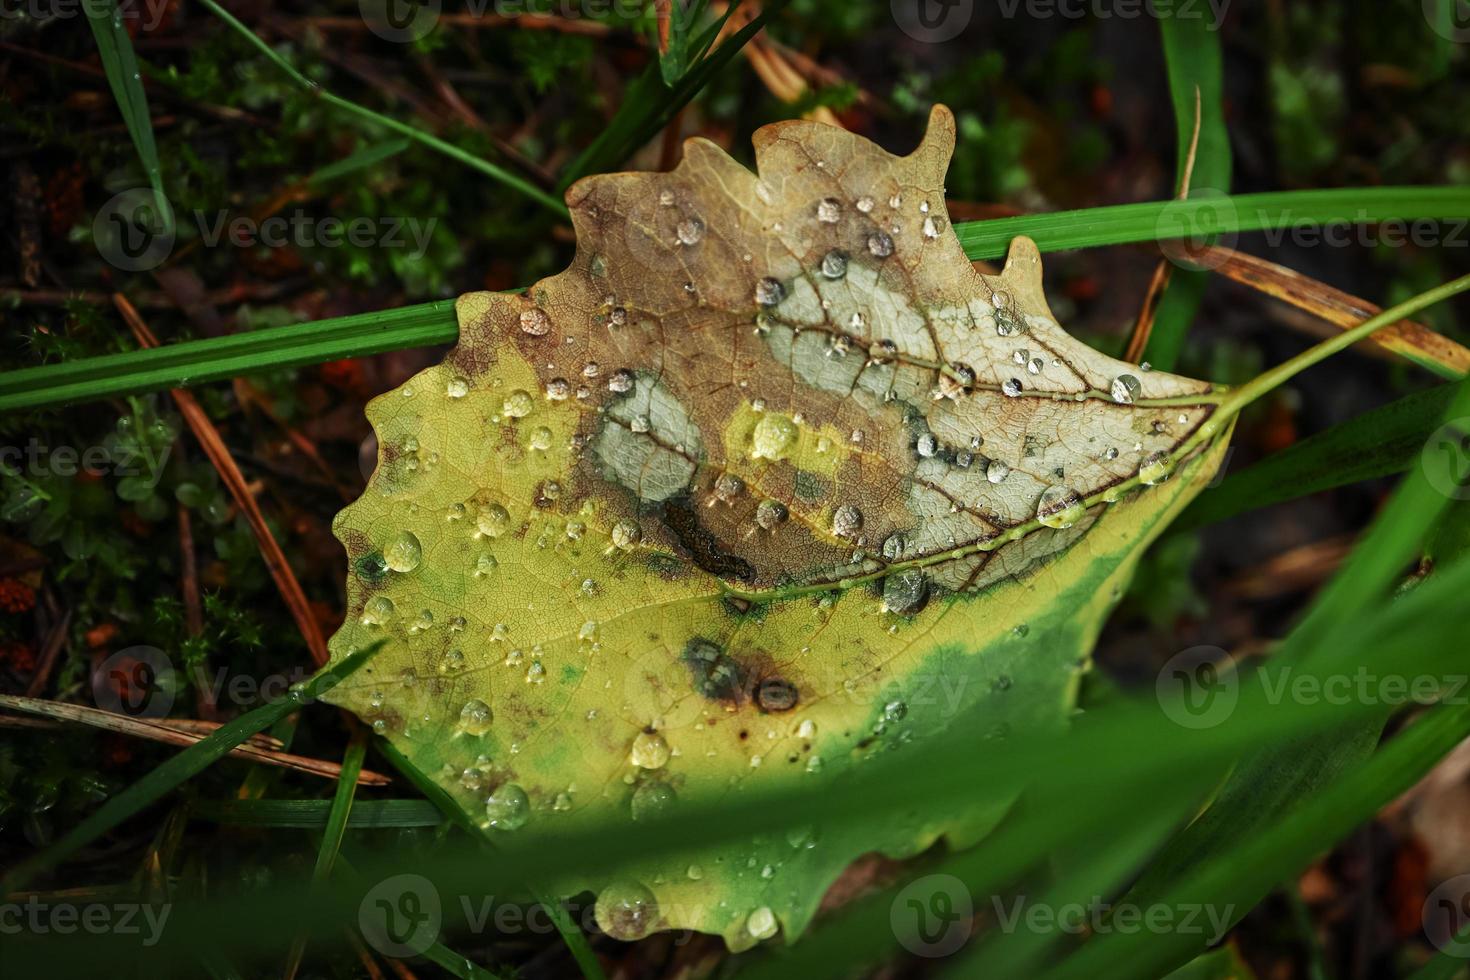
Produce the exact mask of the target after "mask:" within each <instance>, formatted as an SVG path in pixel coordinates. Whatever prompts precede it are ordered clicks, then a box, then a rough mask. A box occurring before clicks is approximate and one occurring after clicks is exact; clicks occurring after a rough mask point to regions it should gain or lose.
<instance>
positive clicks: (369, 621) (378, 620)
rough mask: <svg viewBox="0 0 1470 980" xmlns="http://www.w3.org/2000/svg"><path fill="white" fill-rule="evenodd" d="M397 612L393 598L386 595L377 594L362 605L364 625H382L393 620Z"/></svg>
mask: <svg viewBox="0 0 1470 980" xmlns="http://www.w3.org/2000/svg"><path fill="white" fill-rule="evenodd" d="M396 612H397V609H396V607H395V606H394V605H393V600H392V599H390V598H388V597H387V596H385V595H375V596H373V597H372V598H371V599H369V600H368V601H367V602H365V603H363V607H362V622H363V625H364V626H382V625H384V624H386V623H389V622H392V620H393V616H394V615H395V613H396Z"/></svg>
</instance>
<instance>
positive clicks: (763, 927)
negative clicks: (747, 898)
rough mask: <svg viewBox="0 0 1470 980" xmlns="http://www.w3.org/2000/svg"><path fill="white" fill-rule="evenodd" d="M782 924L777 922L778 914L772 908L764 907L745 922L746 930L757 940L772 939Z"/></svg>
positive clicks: (751, 914)
mask: <svg viewBox="0 0 1470 980" xmlns="http://www.w3.org/2000/svg"><path fill="white" fill-rule="evenodd" d="M780 927H781V924H780V923H779V922H777V921H776V913H774V912H772V911H771V909H770V907H769V906H767V905H762V906H761V907H760V908H758V909H756V910H755V911H754V912H752V913H750V916H749V917H748V918H747V919H746V920H745V928H746V930H747V931H748V932H749V933H750V934H751V935H752V936H754V937H755V938H756V939H770V938H771V937H772V936H774V935H775V934H776V930H778V929H779V928H780Z"/></svg>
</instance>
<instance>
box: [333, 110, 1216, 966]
mask: <svg viewBox="0 0 1470 980" xmlns="http://www.w3.org/2000/svg"><path fill="white" fill-rule="evenodd" d="M755 143H756V157H757V162H758V166H759V176H757V175H756V174H752V173H750V172H749V171H747V170H746V169H744V168H743V167H741V166H740V165H739V164H737V163H736V162H735V161H733V160H732V159H731V158H730V157H728V156H727V155H726V154H725V153H724V152H722V151H721V150H720V149H718V148H717V147H716V146H714V145H713V144H711V143H709V142H706V141H703V140H697V139H696V140H692V141H690V142H689V143H688V144H687V146H686V152H685V159H684V162H683V163H682V164H681V165H680V166H679V167H678V169H676V170H674V171H673V172H671V173H664V174H652V173H640V174H614V175H606V176H598V177H591V178H588V179H586V180H583V181H581V182H580V183H578V184H577V185H575V186H574V187H573V188H572V189H571V191H570V192H569V194H568V203H569V205H570V206H571V213H572V219H573V222H574V224H575V227H576V232H577V243H578V246H577V253H576V258H575V260H574V261H573V263H572V265H571V267H570V268H569V269H568V270H567V271H565V272H563V273H561V274H559V275H557V276H553V277H551V278H549V279H546V280H543V281H542V282H540V283H537V284H536V285H535V286H533V287H532V288H531V289H530V290H528V291H527V292H526V293H525V294H524V295H523V296H515V295H505V294H494V293H472V294H469V295H466V296H463V297H461V298H460V300H459V307H458V310H459V320H460V342H459V345H458V346H457V347H456V348H455V349H454V350H453V351H451V352H450V354H449V355H448V357H447V358H446V359H445V361H444V363H443V364H440V365H438V366H436V367H432V368H429V369H428V370H426V371H423V372H421V373H419V374H418V375H416V376H415V377H413V378H412V379H411V380H409V381H408V382H407V383H406V384H404V385H403V386H402V387H400V388H398V389H397V390H395V391H393V392H390V393H388V394H386V395H383V396H382V397H380V398H377V399H375V400H374V401H373V402H372V403H371V404H370V405H369V406H368V416H369V419H370V421H371V422H372V424H373V426H374V428H375V430H376V432H377V437H378V444H379V447H380V449H379V457H378V465H377V469H376V471H375V472H374V474H373V476H372V479H371V482H370V484H369V486H368V489H367V491H366V493H365V494H364V495H363V497H362V498H361V499H360V500H358V501H357V502H356V503H354V504H352V505H351V506H349V507H348V508H347V509H346V510H344V511H343V512H342V513H341V514H340V515H339V516H338V519H337V523H336V527H335V530H336V533H337V534H338V536H339V537H340V538H341V539H342V541H343V543H344V544H345V545H346V547H347V552H348V556H349V559H350V564H351V573H350V575H349V579H348V604H349V612H348V617H347V622H346V625H344V627H343V628H342V630H341V631H340V632H338V633H337V635H336V636H335V637H334V638H333V640H332V645H331V646H332V650H333V654H334V656H336V657H341V656H344V655H345V654H346V653H347V651H349V650H351V649H353V648H355V647H360V646H362V645H364V644H366V643H368V642H370V641H372V640H374V639H378V638H381V637H387V638H388V639H389V641H390V642H389V644H388V645H387V646H386V647H385V648H384V649H383V650H382V652H380V653H379V654H378V655H377V657H376V658H375V659H374V661H373V662H372V663H371V664H369V665H367V666H366V667H364V668H363V671H362V672H361V674H359V675H358V676H357V677H356V678H354V679H353V680H352V681H351V682H349V683H346V684H343V685H341V686H339V687H337V688H336V689H334V690H333V691H332V692H331V694H330V700H333V701H335V702H336V703H338V704H341V705H343V706H345V707H348V708H350V709H352V710H353V711H355V712H357V713H358V714H359V715H360V716H361V717H362V718H363V719H365V720H366V721H368V722H369V723H371V724H372V725H373V727H374V729H375V730H376V731H378V732H380V733H382V734H384V735H386V736H387V737H388V738H390V739H391V740H392V741H393V742H394V744H395V745H396V746H397V747H398V748H399V749H400V750H401V751H402V752H403V753H404V754H405V755H406V756H407V757H408V758H409V759H410V760H411V761H412V763H413V764H414V765H415V766H416V767H418V768H419V769H420V770H421V771H422V772H423V773H424V774H426V775H427V776H429V777H430V778H433V779H435V780H437V781H438V782H439V783H440V784H441V785H442V786H443V787H444V788H445V789H446V790H447V791H448V792H449V793H450V794H452V795H453V796H454V798H455V799H456V800H457V801H458V802H459V803H460V804H461V805H462V806H463V807H464V808H465V810H466V811H467V812H468V813H470V814H471V815H472V816H474V817H475V818H476V819H478V820H480V821H481V822H482V823H483V824H484V825H485V826H487V828H489V832H490V833H492V834H494V835H507V836H508V837H512V838H514V839H516V840H517V842H518V843H533V842H534V841H535V840H536V838H537V835H539V834H543V833H549V832H557V833H567V832H575V831H578V830H590V829H592V828H600V827H606V826H608V825H609V823H611V822H614V821H623V820H628V819H639V818H642V817H644V816H645V815H647V814H652V813H659V812H665V811H669V810H671V809H673V810H677V808H678V807H679V805H680V801H681V800H684V799H691V798H695V797H705V798H707V797H711V796H715V797H718V796H720V795H721V794H740V793H746V792H754V791H757V790H760V789H769V788H775V787H780V786H783V785H791V784H806V785H810V786H812V787H813V788H814V789H817V788H820V787H821V786H822V785H824V784H825V783H827V782H828V781H835V780H841V779H843V778H846V777H848V776H850V775H851V774H852V773H853V772H854V771H855V770H858V769H860V768H861V767H862V766H863V764H864V761H865V760H867V759H870V758H873V757H875V756H878V755H881V754H884V753H888V752H894V751H901V752H907V753H912V754H913V756H914V757H915V758H916V759H921V758H922V754H923V752H924V744H925V741H926V740H929V739H937V738H942V737H944V734H945V731H946V728H947V726H949V725H950V724H951V723H953V722H954V721H955V719H957V718H958V717H959V716H960V715H961V714H962V713H965V712H971V711H975V710H980V711H983V712H984V713H985V715H986V716H987V718H988V719H989V720H990V722H991V727H990V730H991V732H992V739H991V740H990V741H989V742H988V743H987V744H984V745H979V746H977V747H976V751H982V752H983V751H997V752H999V751H1004V747H1005V740H1006V737H1007V734H1008V733H1012V732H1017V731H1021V730H1029V729H1034V728H1035V727H1037V726H1055V725H1060V724H1062V723H1064V721H1065V718H1066V716H1067V714H1068V712H1069V710H1070V709H1071V706H1072V703H1073V699H1074V694H1075V690H1076V685H1077V681H1078V676H1079V674H1080V673H1081V672H1082V671H1083V670H1084V669H1086V664H1087V656H1088V653H1089V651H1090V650H1091V648H1092V644H1093V641H1094V638H1095V636H1096V633H1097V631H1098V629H1099V627H1100V625H1101V622H1102V620H1103V618H1104V616H1105V615H1106V613H1107V611H1108V610H1109V609H1110V608H1111V607H1112V605H1113V604H1114V602H1115V601H1116V599H1117V597H1118V595H1119V594H1120V593H1121V590H1122V588H1123V586H1124V584H1125V583H1126V582H1127V579H1128V577H1129V575H1130V573H1131V570H1132V566H1133V564H1134V562H1135V560H1136V558H1137V556H1138V554H1139V552H1140V551H1141V550H1142V548H1143V547H1144V546H1145V545H1146V544H1147V543H1148V542H1149V541H1150V540H1151V539H1152V538H1153V537H1154V536H1156V535H1157V534H1158V533H1159V532H1160V531H1161V530H1162V528H1163V527H1164V526H1165V524H1166V523H1167V522H1168V520H1169V519H1170V518H1171V517H1172V516H1173V515H1174V514H1175V513H1177V512H1178V510H1179V509H1180V508H1181V507H1182V506H1183V505H1184V504H1185V503H1187V502H1188V500H1189V499H1190V498H1191V497H1192V496H1193V495H1194V494H1195V493H1196V492H1197V491H1198V490H1199V488H1200V487H1201V486H1203V484H1204V482H1205V481H1206V480H1208V479H1209V477H1210V475H1211V474H1212V473H1213V471H1214V469H1215V468H1216V466H1217V465H1218V463H1219V459H1220V456H1221V453H1222V452H1223V447H1224V439H1223V438H1222V439H1219V440H1217V441H1215V442H1213V443H1211V444H1207V446H1206V448H1205V449H1204V450H1203V451H1202V452H1199V453H1196V454H1194V455H1193V456H1192V457H1191V458H1189V459H1188V460H1186V461H1184V463H1183V464H1182V465H1180V466H1179V469H1178V472H1176V473H1173V474H1172V478H1170V477H1171V473H1170V466H1169V465H1168V463H1167V461H1166V458H1165V454H1167V453H1169V452H1170V451H1171V450H1174V449H1175V448H1177V447H1178V446H1179V445H1180V444H1181V442H1183V440H1185V439H1186V438H1187V437H1188V436H1189V435H1190V434H1191V433H1193V432H1194V431H1195V430H1196V429H1197V427H1198V426H1199V425H1200V424H1201V423H1202V422H1203V421H1204V420H1205V419H1206V418H1208V417H1209V415H1210V413H1211V412H1212V411H1213V410H1214V407H1215V405H1216V403H1217V402H1218V401H1219V398H1220V392H1219V391H1218V390H1216V389H1215V388H1214V387H1212V386H1211V385H1209V384H1206V383H1203V382H1198V381H1192V380H1189V379H1186V378H1181V377H1176V376H1173V375H1168V374H1162V373H1157V372H1154V373H1150V372H1145V371H1141V370H1140V369H1139V368H1137V367H1134V366H1132V365H1129V364H1125V363H1123V362H1120V361H1117V360H1114V359H1112V358H1109V357H1105V356H1103V355H1101V354H1099V353H1097V352H1095V351H1093V350H1091V349H1089V348H1088V347H1086V346H1085V345H1082V344H1080V343H1078V342H1077V341H1075V340H1073V339H1072V338H1071V337H1069V336H1068V335H1067V334H1066V333H1065V332H1064V331H1063V330H1062V329H1061V327H1060V326H1059V325H1058V324H1057V322H1056V320H1055V319H1054V317H1053V316H1052V314H1051V313H1050V311H1049V310H1048V308H1047V305H1046V301H1045V298H1044V296H1043V293H1042V282H1041V263H1040V256H1039V255H1038V253H1037V250H1036V247H1035V245H1034V244H1033V243H1032V242H1031V241H1029V240H1027V239H1024V238H1023V239H1017V240H1016V241H1015V242H1014V243H1013V245H1012V247H1011V250H1010V256H1009V259H1008V261H1007V264H1006V266H1005V269H1004V271H1003V272H1002V273H1001V274H1000V275H999V276H994V277H991V276H985V275H982V274H980V273H979V272H976V271H975V270H974V269H973V268H972V266H971V264H970V262H969V260H968V259H967V258H966V257H965V254H964V252H963V250H962V249H961V247H960V244H959V242H958V240H957V239H956V238H955V236H954V234H953V233H952V231H951V229H950V226H949V223H948V218H947V216H946V211H945V203H944V193H943V185H944V175H945V170H946V168H947V166H948V163H949V158H950V155H951V152H952V150H953V146H954V119H953V117H952V116H951V114H950V113H949V111H948V110H946V109H944V108H942V107H940V108H936V109H935V111H934V113H933V115H932V117H931V120H930V126H929V132H928V135H927V136H926V137H925V139H924V141H923V143H922V144H921V145H920V146H919V148H918V149H917V150H915V151H914V152H913V153H912V154H910V155H908V156H903V157H898V156H893V155H890V154H888V153H886V152H884V151H883V150H881V149H880V148H878V147H877V146H875V145H873V144H872V143H870V142H868V141H867V140H865V139H863V138H861V137H859V136H856V135H853V134H850V133H847V132H845V131H842V130H839V129H834V128H831V127H826V126H822V125H820V124H816V123H811V122H805V121H793V122H786V123H780V124H776V125H774V126H768V127H765V128H763V129H761V130H760V131H759V132H757V134H756V136H755ZM1140 475H1141V476H1142V480H1140ZM1144 483H1146V484H1149V485H1148V486H1143V485H1142V484H1144ZM1005 806H1006V803H1005V801H1003V800H992V801H989V802H986V803H983V804H973V805H968V806H958V807H957V806H954V805H949V804H945V805H937V804H933V803H930V802H928V801H923V800H915V801H914V802H913V806H912V807H911V808H910V809H909V810H907V811H905V812H904V813H902V814H901V815H899V816H898V817H895V818H891V819H887V818H886V819H885V820H883V821H881V822H876V821H875V822H864V823H859V824H853V825H849V824H835V825H833V826H830V827H828V826H820V825H817V826H810V827H805V828H802V829H800V830H798V831H793V832H790V833H787V834H781V835H763V836H760V837H757V838H755V839H754V840H750V839H747V840H744V841H739V842H735V843H731V844H729V845H727V846H723V847H718V848H711V849H708V850H707V851H706V852H703V853H701V854H700V855H698V856H697V857H696V858H695V859H692V860H691V859H689V858H687V857H680V858H678V859H677V860H676V859H673V858H665V859H662V860H659V859H654V860H648V861H644V862H640V863H637V864H631V865H629V866H626V867H624V868H622V869H621V870H620V872H619V873H618V875H617V876H616V877H615V878H612V879H606V878H602V877H587V878H585V880H582V879H578V880H569V881H562V882H558V883H557V885H558V887H559V888H560V890H561V891H562V892H563V894H571V893H574V892H576V891H578V890H581V889H583V888H590V889H592V890H594V891H596V892H597V893H598V901H597V917H598V921H599V923H600V924H601V925H602V927H603V928H604V929H605V930H607V931H608V932H610V933H611V934H613V935H614V936H618V937H620V938H625V939H632V938H637V937H639V936H641V935H644V934H646V933H648V932H650V931H652V930H655V929H686V928H687V929H696V930H700V931H703V932H709V933H716V934H719V935H722V936H723V937H724V938H725V940H726V941H727V942H728V943H729V945H730V946H731V947H732V948H734V949H741V948H745V947H748V946H751V945H753V944H755V943H756V942H758V941H760V940H762V939H766V938H768V937H770V936H772V935H774V934H776V933H777V932H778V931H783V932H784V934H785V936H786V937H787V938H788V939H789V938H791V937H794V936H796V935H797V934H799V933H800V932H801V931H802V930H803V929H804V928H805V926H806V925H807V923H808V922H809V921H810V919H811V917H812V915H813V913H814V912H815V910H816V909H817V907H818V904H819V903H820V901H821V898H822V895H823V893H824V891H825V890H826V888H827V887H828V886H829V885H830V884H831V883H832V882H833V881H834V880H835V879H836V878H837V877H838V875H839V874H840V873H841V871H842V870H843V868H844V867H846V866H847V865H848V864H849V863H850V862H852V861H853V860H854V859H855V858H857V857H858V856H859V855H862V854H864V853H868V852H880V853H883V854H886V855H889V856H891V857H896V858H901V857H904V856H908V855H912V854H915V853H917V852H919V851H922V850H924V849H925V848H927V847H929V846H930V845H932V844H933V843H934V842H935V841H936V840H939V839H940V838H947V839H948V841H949V842H950V843H951V844H952V845H954V846H964V845H965V844H966V843H969V842H972V841H974V840H975V839H977V838H978V837H980V836H982V835H983V834H985V833H986V832H987V831H988V830H989V829H990V828H991V827H992V826H993V825H994V822H995V821H996V820H997V819H998V817H999V816H1000V815H1001V814H1002V812H1003V811H1004V809H1005Z"/></svg>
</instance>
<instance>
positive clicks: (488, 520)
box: [475, 504, 510, 538]
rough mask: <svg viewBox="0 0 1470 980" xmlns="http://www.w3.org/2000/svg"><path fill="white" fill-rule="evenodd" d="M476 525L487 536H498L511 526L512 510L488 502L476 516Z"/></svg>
mask: <svg viewBox="0 0 1470 980" xmlns="http://www.w3.org/2000/svg"><path fill="white" fill-rule="evenodd" d="M475 526H476V527H477V528H479V531H480V533H481V534H482V535H484V536H485V537H487V538H498V537H500V536H501V535H502V534H504V533H505V531H506V529H507V528H509V527H510V511H508V510H506V509H505V508H504V507H502V506H501V505H500V504H486V505H485V506H483V507H481V508H480V513H479V514H478V515H477V516H476V517H475Z"/></svg>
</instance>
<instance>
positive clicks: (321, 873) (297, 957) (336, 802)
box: [283, 728, 367, 980]
mask: <svg viewBox="0 0 1470 980" xmlns="http://www.w3.org/2000/svg"><path fill="white" fill-rule="evenodd" d="M366 755H367V738H366V737H365V736H364V735H363V732H362V729H360V728H359V729H356V730H355V731H354V732H353V733H352V740H351V741H350V742H348V743H347V751H346V752H345V753H344V754H343V756H342V778H341V779H340V780H338V781H337V792H336V794H335V795H334V796H333V797H332V804H331V809H330V810H329V811H328V812H327V826H326V830H325V831H324V832H323V833H322V840H321V845H320V847H318V849H317V852H316V865H315V866H314V867H313V869H312V875H311V881H312V884H313V885H315V886H317V887H321V885H322V884H324V883H325V882H326V880H327V878H328V877H329V876H330V875H331V873H332V866H333V865H334V864H335V863H336V862H337V852H338V851H340V850H341V849H342V838H343V836H344V835H345V834H346V832H347V819H348V816H349V815H350V814H351V812H352V801H353V799H354V798H355V797H356V796H357V774H358V773H359V772H361V771H362V760H363V758H364V757H365V756H366ZM306 940H307V936H306V935H305V934H301V935H298V936H297V937H296V939H295V941H293V942H292V944H291V952H290V954H289V955H288V956H287V957H286V968H285V970H284V971H283V972H284V974H285V976H286V978H287V980H291V978H293V977H295V976H296V972H297V971H298V970H299V969H300V968H301V957H302V956H303V955H305V953H306Z"/></svg>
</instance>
